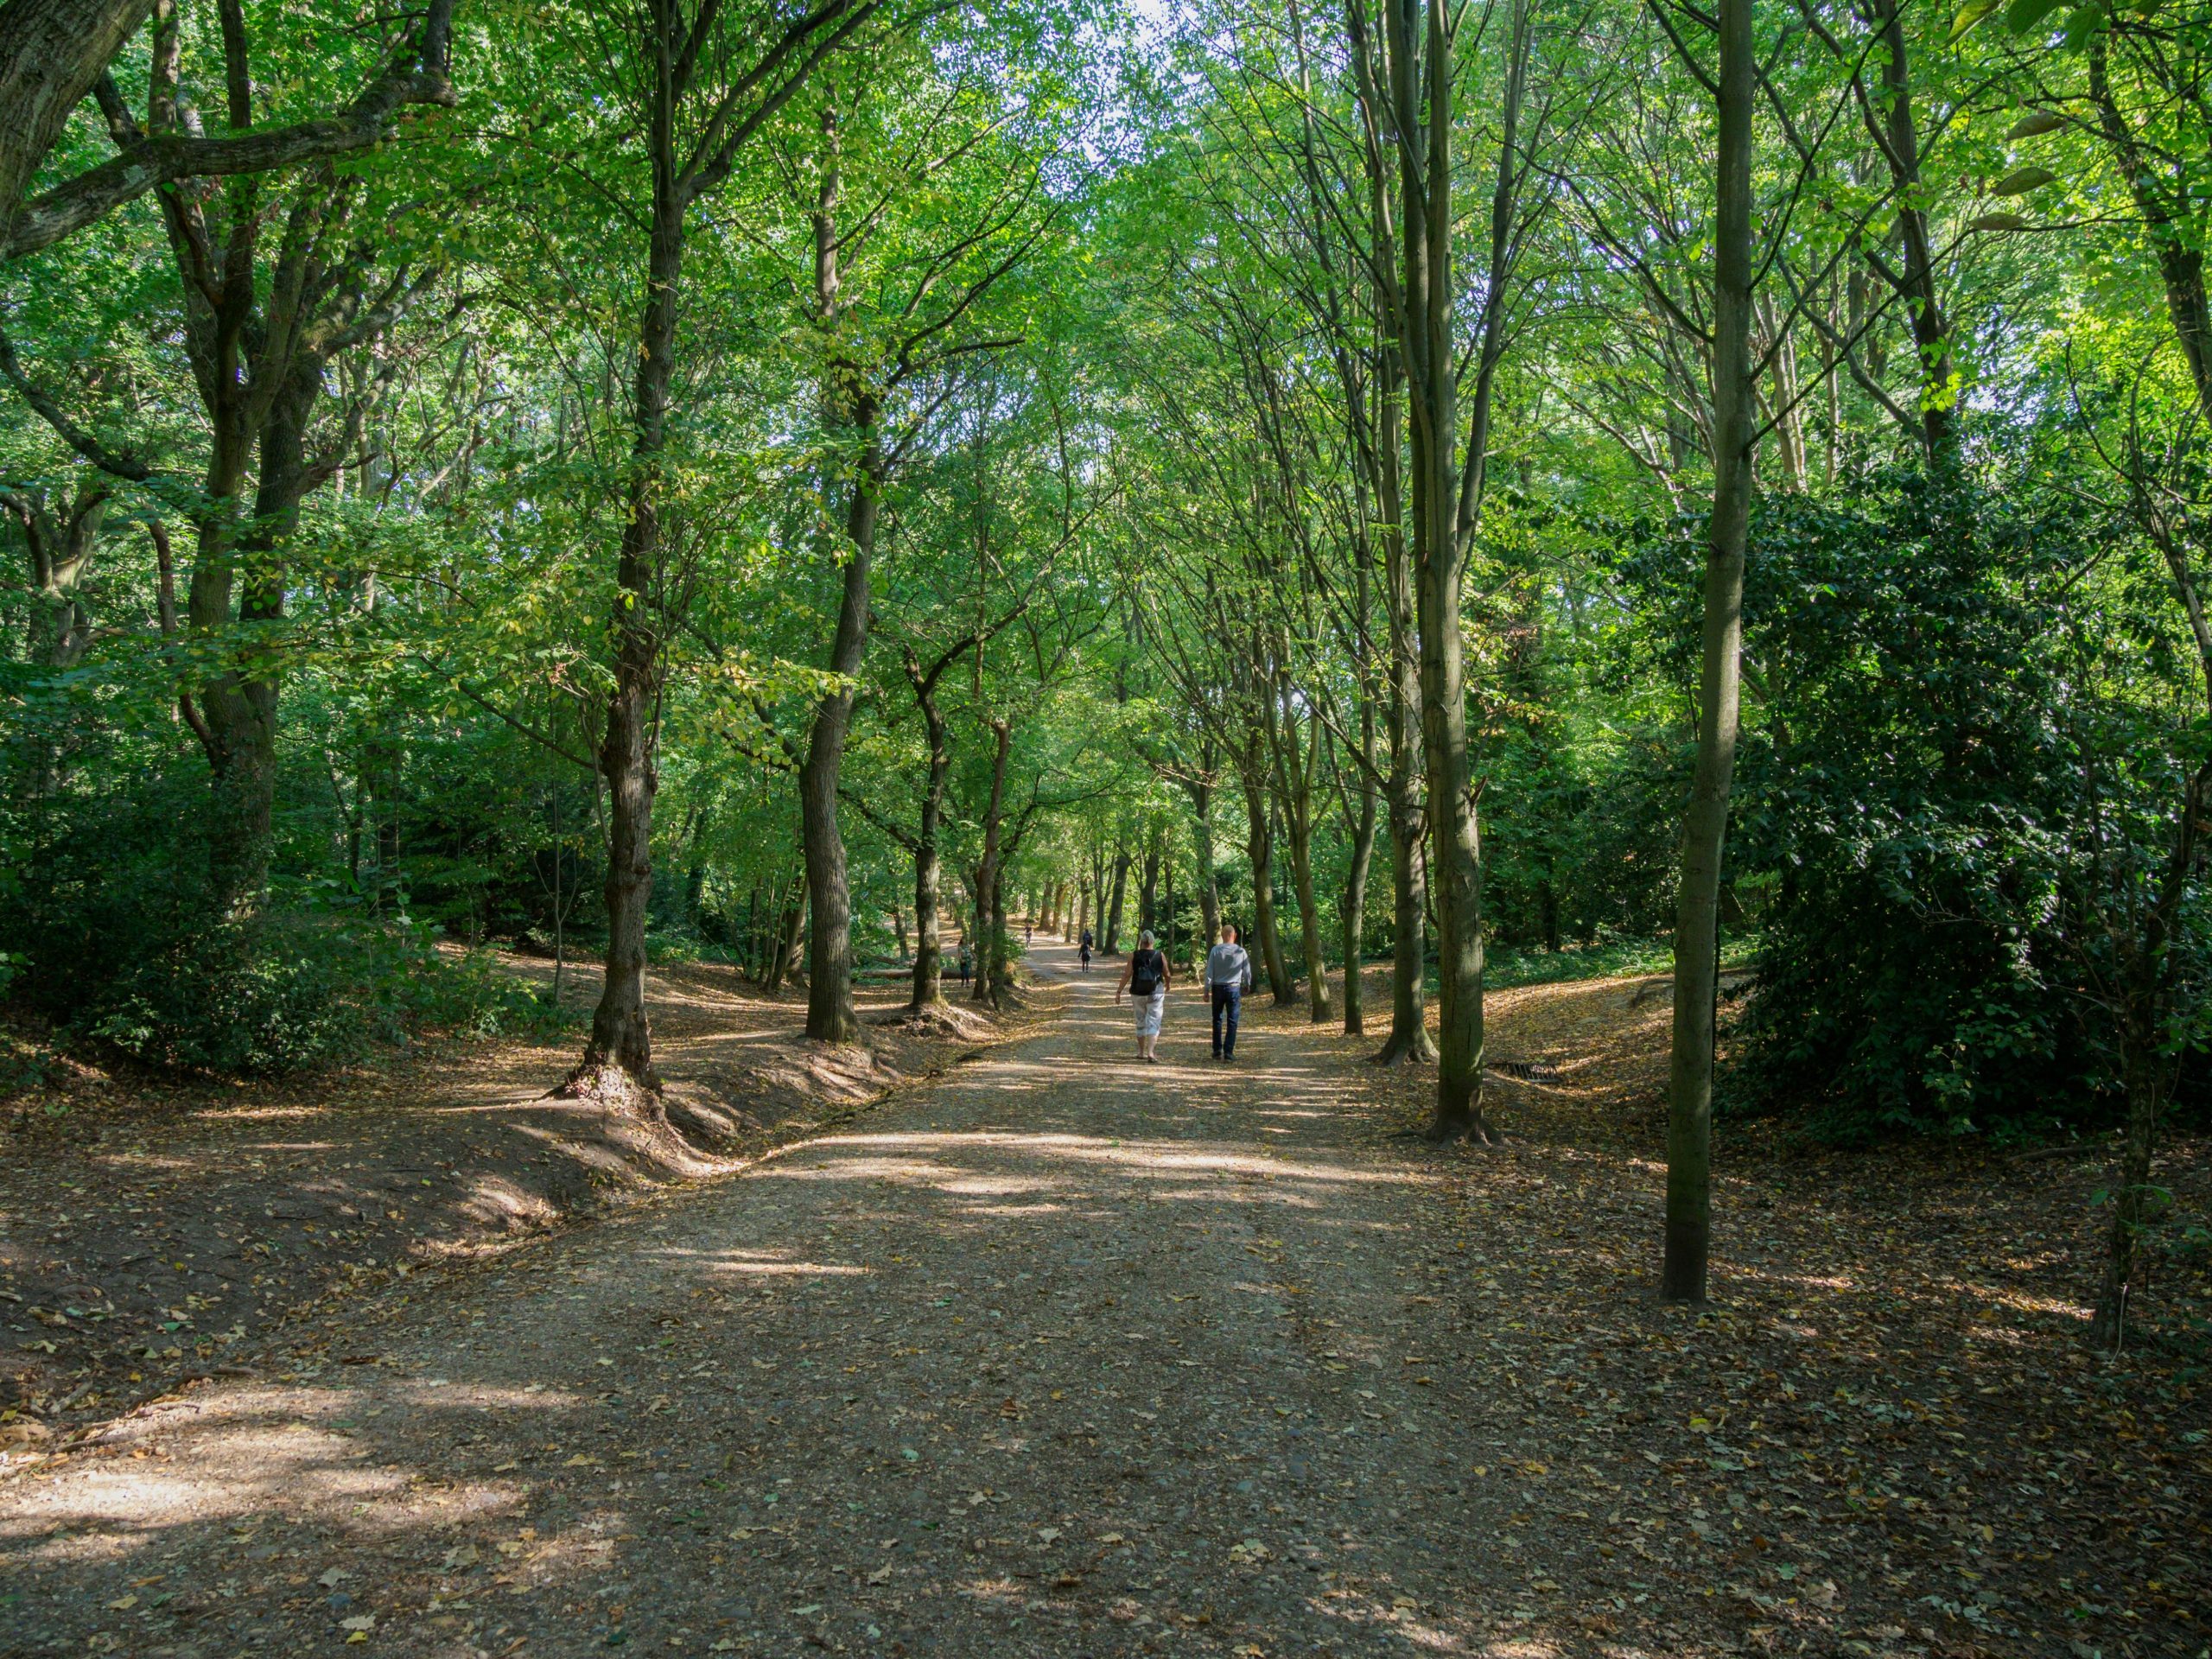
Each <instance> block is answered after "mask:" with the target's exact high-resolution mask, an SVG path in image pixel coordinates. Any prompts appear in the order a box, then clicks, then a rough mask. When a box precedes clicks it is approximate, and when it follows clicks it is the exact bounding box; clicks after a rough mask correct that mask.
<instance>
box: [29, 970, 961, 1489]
mask: <svg viewBox="0 0 2212 1659" xmlns="http://www.w3.org/2000/svg"><path fill="white" fill-rule="evenodd" d="M500 965H501V968H502V969H503V970H504V971H505V972H507V973H510V974H512V975H514V976H518V977H520V978H526V979H530V980H534V981H536V982H538V983H540V984H541V985H548V986H550V983H551V981H552V976H553V964H552V963H550V962H548V961H544V960H543V959H540V958H537V957H520V956H508V957H503V958H502V959H501V963H500ZM598 996H599V975H598V973H597V971H596V970H595V969H589V968H586V969H581V970H579V969H576V968H575V967H574V966H573V965H572V966H571V967H570V968H569V971H568V973H567V975H566V976H565V977H564V980H563V991H562V1002H563V1007H566V1008H567V1009H568V1010H569V1012H570V1014H571V1015H572V1016H574V1017H575V1019H576V1020H578V1021H579V1022H580V1023H579V1024H578V1025H577V1027H576V1028H575V1030H574V1031H573V1032H571V1033H567V1034H563V1035H560V1036H550V1037H547V1038H544V1039H539V1040H526V1041H496V1042H483V1041H474V1040H467V1041H458V1040H457V1041H449V1042H443V1043H434V1044H431V1045H429V1046H426V1047H423V1048H421V1049H419V1050H418V1051H417V1052H414V1053H412V1054H407V1055H394V1056H390V1057H388V1058H386V1059H385V1061H384V1062H383V1063H382V1064H379V1065H374V1066H364V1067H361V1068H359V1069H356V1070H352V1071H343V1072H340V1073H338V1074H336V1075H326V1076H320V1077H311V1078H308V1079H303V1080H296V1081H284V1082H271V1083H261V1084H236V1085H226V1084H174V1083H172V1084H164V1083H162V1082H161V1081H159V1080H155V1079H149V1078H148V1077H143V1076H131V1075H130V1074H127V1073H125V1074H118V1075H109V1074H105V1073H103V1072H100V1071H96V1070H92V1069H91V1068H87V1067H83V1066H71V1067H70V1068H69V1069H68V1070H67V1071H66V1072H65V1073H64V1074H63V1076H62V1077H60V1079H59V1083H60V1086H59V1087H58V1088H57V1087H48V1088H43V1089H41V1090H38V1091H36V1092H35V1093H24V1094H19V1095H17V1096H15V1097H14V1098H12V1099H10V1100H7V1101H4V1102H0V1410H8V1411H9V1413H10V1414H9V1415H8V1416H7V1417H5V1418H0V1458H4V1454H7V1453H10V1452H16V1453H21V1452H26V1451H29V1452H34V1453H35V1452H40V1451H45V1450H51V1449H52V1447H53V1444H54V1441H55V1440H56V1439H57V1438H58V1439H60V1440H63V1441H66V1440H67V1439H68V1438H69V1437H70V1436H72V1435H73V1434H78V1433H88V1432H91V1431H92V1429H94V1428H96V1427H98V1426H99V1424H101V1423H104V1422H105V1421H107V1420H108V1419H110V1418H111V1417H113V1416H114V1415H115V1414H116V1413H117V1412H118V1410H121V1409H124V1408H127V1407H129V1406H130V1405H134V1404H136V1403H137V1402H139V1401H141V1400H143V1399H146V1398H149V1397H151V1396H153V1395H158V1394H161V1393H162V1392H164V1391H166V1390H167V1389H171V1388H174V1387H175V1386H176V1385H177V1384H178V1383H179V1382H180V1381H181V1380H183V1379H187V1378H189V1377H192V1376H221V1375H225V1374H226V1373H228V1372H230V1371H232V1370H236V1369H238V1367H239V1366H240V1365H242V1364H243V1363H245V1361H247V1360H249V1359H251V1358H252V1357H254V1355H255V1353H256V1351H257V1350H259V1349H262V1348H264V1347H265V1346H267V1345H268V1344H269V1343H270V1341H271V1340H272V1339H275V1338H277V1337H278V1336H279V1335H280V1334H281V1333H283V1332H286V1331H287V1330H288V1329H289V1326H290V1325H294V1324H296V1323H297V1322H298V1321H300V1320H302V1319H306V1318H310V1317H312V1316H313V1315H314V1314H315V1313H317V1312H318V1311H320V1310H321V1305H323V1304H325V1303H328V1302H334V1301H335V1300H338V1299H340V1298H343V1297H346V1296H349V1295H354V1294H362V1293H365V1292H369V1291H373V1290H376V1289H378V1288H380V1287H383V1286H385V1285H386V1284H388V1283H390V1282H391V1281H393V1280H394V1279H396V1278H401V1277H405V1276H407V1275H409V1274H412V1273H414V1272H416V1271H417V1270H419V1269H421V1268H424V1267H427V1266H429V1265H432V1264H435V1263H439V1262H455V1261H459V1260H466V1259H470V1258H474V1257H478V1256H481V1255H486V1254H487V1253H497V1252H498V1251H499V1250H501V1249H505V1248H508V1247H509V1246H511V1245H512V1244H514V1243H517V1242H518V1241H520V1240H522V1239H525V1238H528V1237H531V1236H535V1235H537V1234H541V1233H543V1232H547V1231H550V1230H554V1229H556V1228H558V1227H561V1226H563V1225H564V1224H568V1223H570V1222H572V1221H575V1220H577V1219H579V1218H582V1217H590V1216H594V1215H598V1214H601V1213H603V1212H605V1211H608V1210H610V1209H619V1208H621V1207H623V1206H625V1205H628V1204H631V1203H633V1202H636V1201H639V1200H640V1199H642V1198H646V1197H650V1196H651V1195H652V1194H654V1193H656V1192H662V1191H664V1190H665V1189H667V1188H668V1187H669V1186H670V1185H671V1184H677V1183H681V1182H683V1181H686V1180H690V1179H696V1178H699V1177H702V1176H706V1175H711V1174H714V1173H717V1172H719V1171H721V1170H725V1169H728V1168H730V1167H732V1166H734V1165H735V1164H736V1163H738V1162H740V1161H741V1160H744V1159H747V1158H748V1157H752V1156H757V1155H758V1154H760V1153H761V1152H763V1151H765V1150H766V1149H767V1148H768V1147H770V1146H772V1145H774V1144H778V1143H779V1142H780V1141H787V1140H791V1139H793V1138H796V1137H798V1136H801V1135H807V1134H810V1133H816V1132H818V1131H819V1130H821V1129H822V1128H824V1127H826V1126H828V1125H829V1124H830V1123H832V1122H836V1121H838V1120H839V1119H840V1118H841V1117H842V1116H845V1115H846V1114H847V1113H849V1111H850V1110H851V1109H854V1108H855V1107H856V1106H858V1105H861V1104H863V1103H866V1102H868V1101H869V1100H872V1099H874V1098H875V1097H876V1096H880V1094H881V1093H883V1091H884V1090H887V1089H888V1088H890V1087H893V1086H894V1085H895V1084H899V1083H901V1082H905V1081H910V1080H913V1079H916V1078H919V1077H925V1076H927V1075H929V1074H931V1073H932V1072H934V1071H938V1070H940V1069H941V1068H943V1067H944V1066H945V1065H950V1064H951V1063H952V1061H953V1059H954V1058H956V1057H957V1056H958V1055H960V1054H962V1053H965V1052H970V1051H972V1050H973V1049H975V1047H976V1046H977V1044H978V1043H980V1042H989V1041H994V1040H996V1039H997V1038H998V1036H999V1034H1000V1033H999V1031H998V1029H997V1027H996V1026H995V1025H994V1023H993V1022H992V1021H990V1020H987V1019H985V1018H983V1017H982V1015H980V1014H971V1013H969V1012H968V1011H967V1010H966V1009H964V1008H963V1009H962V1010H961V1011H960V1012H959V1013H958V1014H957V1015H956V1016H955V1017H954V1018H953V1019H952V1020H950V1021H949V1022H947V1023H945V1024H943V1025H940V1026H938V1027H934V1028H931V1029H926V1030H920V1031H918V1030H916V1029H914V1028H913V1027H910V1026H908V1025H906V1024H904V1023H899V1022H897V1021H896V1020H895V1016H896V1014H897V1013H898V1012H899V1009H901V1008H902V1007H904V1005H905V988H904V986H903V985H902V986H877V987H865V986H864V987H862V988H861V990H860V992H859V994H858V996H857V1001H858V1004H859V1007H860V1009H861V1015H862V1019H863V1020H864V1021H865V1022H866V1024H867V1041H866V1043H865V1045H864V1046H858V1047H853V1048H849V1049H841V1050H839V1049H826V1048H823V1047H822V1046H819V1045H815V1044H810V1043H808V1042H806V1041H805V1040H804V1035H803V1027H804V1023H805V1017H806V997H805V992H804V990H790V989H787V990H785V992H784V993H783V994H782V995H779V996H773V997H772V996H765V995H761V994H760V993H759V992H758V991H757V990H755V989H754V988H753V987H751V986H750V985H748V984H747V982H745V981H744V980H743V978H742V977H741V976H740V975H739V974H738V973H737V972H736V971H735V970H734V969H729V968H725V967H721V966H717V965H713V964H708V963H686V964H677V965H672V966H664V967H656V968H655V969H653V971H652V974H651V976H649V979H648V997H649V1007H650V1011H651V1013H652V1020H653V1035H654V1041H655V1046H656V1050H657V1052H658V1055H659V1057H660V1060H661V1065H662V1069H663V1070H664V1072H666V1073H667V1075H668V1076H669V1077H671V1079H672V1082H671V1122H672V1123H673V1124H674V1125H675V1126H677V1128H678V1129H680V1130H681V1131H682V1132H681V1133H677V1132H671V1129H670V1128H667V1127H664V1126H656V1125H647V1124H645V1123H642V1122H638V1121H635V1120H634V1119H632V1118H629V1117H626V1116H611V1115H609V1114H607V1113H606V1112H604V1111H602V1110H601V1109H600V1108H599V1107H598V1106H597V1105H595V1104H592V1103H581V1102H576V1101H564V1100H555V1099H550V1098H548V1097H547V1095H546V1090H547V1089H548V1088H549V1087H550V1085H551V1084H554V1083H556V1082H557V1081H558V1080H559V1079H560V1077H561V1076H562V1074H563V1071H565V1070H566V1069H567V1068H568V1067H569V1065H571V1064H573V1063H574V1060H575V1056H576V1054H577V1053H578V1052H580V1050H581V1048H582V1043H583V1034H582V1033H583V1030H584V1029H585V1025H586V1024H588V1020H589V1014H590V1009H591V1007H592V1005H593V1004H594V1002H595V1001H597V1000H598ZM0 1466H4V1465H3V1464H0Z"/></svg>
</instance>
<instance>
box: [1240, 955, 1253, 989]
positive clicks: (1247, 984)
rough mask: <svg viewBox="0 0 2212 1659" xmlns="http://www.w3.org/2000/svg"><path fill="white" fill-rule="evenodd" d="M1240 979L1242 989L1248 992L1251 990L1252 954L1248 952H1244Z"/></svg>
mask: <svg viewBox="0 0 2212 1659" xmlns="http://www.w3.org/2000/svg"><path fill="white" fill-rule="evenodd" d="M1242 977H1243V982H1244V988H1245V989H1246V990H1248V991H1249V990H1250V989H1251V988H1252V953H1251V952H1250V951H1249V950H1247V951H1245V952H1244V972H1243V976H1242Z"/></svg>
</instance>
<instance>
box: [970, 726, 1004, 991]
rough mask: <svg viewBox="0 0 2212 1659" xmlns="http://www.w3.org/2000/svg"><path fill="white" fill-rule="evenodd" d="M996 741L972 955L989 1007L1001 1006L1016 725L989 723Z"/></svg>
mask: <svg viewBox="0 0 2212 1659" xmlns="http://www.w3.org/2000/svg"><path fill="white" fill-rule="evenodd" d="M988 725H989V728H990V730H991V733H992V734H993V736H994V738H995V747H993V749H992V752H991V798H990V804H989V805H988V807H987V808H985V810H984V812H983V856H982V861H981V862H980V863H979V864H977V866H976V893H975V898H976V934H977V938H976V948H975V949H974V950H972V951H970V952H969V954H970V955H971V956H972V957H974V958H975V961H976V989H975V995H974V1000H975V1001H978V1002H981V1003H983V1004H985V1005H986V1006H988V1007H997V1006H998V993H997V991H996V990H995V985H996V982H997V979H996V976H997V973H998V971H999V969H998V967H997V958H998V957H1000V956H1001V955H1002V954H1003V953H1002V951H1001V949H1000V946H1001V944H1002V943H1003V941H1004V938H1005V933H1004V930H1003V927H1002V926H1001V925H999V922H998V918H996V916H995V912H994V911H993V906H994V905H995V904H996V905H1001V906H1002V905H1003V904H1004V903H1005V899H1004V896H1003V894H1002V893H1001V891H1000V888H1001V876H1000V873H999V839H1000V833H1001V829H1002V827H1003V824H1002V820H1003V817H1004V814H1005V810H1006V769H1007V758H1008V756H1009V755H1010V754H1011V753H1012V752H1013V748H1014V726H1013V723H1012V722H1011V721H1004V720H994V721H988Z"/></svg>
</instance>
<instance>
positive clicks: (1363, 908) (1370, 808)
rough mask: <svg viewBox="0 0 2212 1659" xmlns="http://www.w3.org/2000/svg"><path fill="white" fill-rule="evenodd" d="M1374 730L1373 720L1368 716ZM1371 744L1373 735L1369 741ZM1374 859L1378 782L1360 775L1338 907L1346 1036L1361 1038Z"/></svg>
mask: <svg viewBox="0 0 2212 1659" xmlns="http://www.w3.org/2000/svg"><path fill="white" fill-rule="evenodd" d="M1368 723H1369V728H1370V732H1371V730H1372V727H1373V719H1372V716H1371V715H1370V717H1369V722H1368ZM1369 741H1370V747H1371V744H1372V739H1371V737H1370V740H1369ZM1374 862H1375V785H1374V782H1373V780H1371V779H1369V778H1368V776H1367V774H1366V773H1365V772H1361V774H1360V785H1359V816H1358V817H1357V818H1356V819H1354V820H1353V823H1352V829H1351V859H1350V861H1348V862H1347V864H1346V866H1345V868H1344V898H1343V899H1342V901H1341V902H1340V903H1339V905H1338V909H1339V911H1340V912H1341V915H1342V919H1343V922H1344V1035H1346V1036H1347V1037H1358V1036H1363V1035H1364V1034H1365V1033H1366V1030H1367V1016H1366V997H1365V994H1364V992H1363V988H1362V986H1361V983H1360V982H1361V979H1362V977H1363V976H1362V972H1361V967H1362V955H1361V953H1362V950H1363V946H1364V940H1365V938H1366V933H1367V879H1368V872H1369V870H1370V868H1371V867H1372V866H1373V864H1374Z"/></svg>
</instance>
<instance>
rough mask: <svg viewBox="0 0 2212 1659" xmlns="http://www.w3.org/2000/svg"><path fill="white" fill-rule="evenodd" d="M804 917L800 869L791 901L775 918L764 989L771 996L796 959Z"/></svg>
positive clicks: (804, 904) (789, 971)
mask: <svg viewBox="0 0 2212 1659" xmlns="http://www.w3.org/2000/svg"><path fill="white" fill-rule="evenodd" d="M805 919H806V873H805V871H804V870H801V871H800V872H799V878H798V885H797V886H795V887H792V889H791V902H790V903H788V904H786V905H785V906H784V911H783V914H782V915H781V916H779V918H777V925H776V938H775V943H774V954H773V955H772V956H771V957H769V959H768V980H767V986H766V989H767V991H768V994H769V995H771V996H773V995H775V994H776V993H777V992H779V991H780V990H782V989H783V988H784V982H785V980H786V979H788V978H789V977H790V976H791V964H792V963H795V962H797V961H798V936H799V928H800V925H801V924H802V923H803V922H804V920H805Z"/></svg>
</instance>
